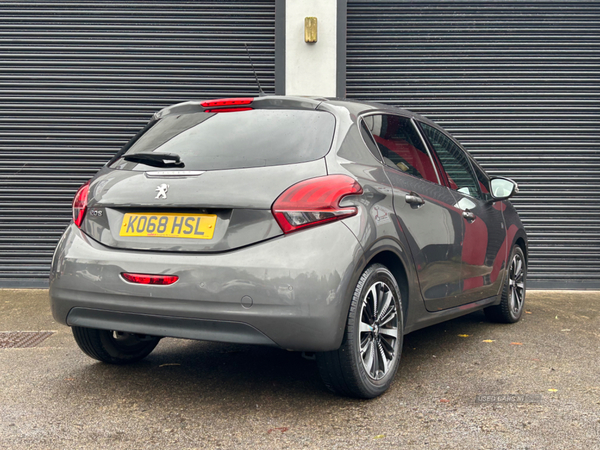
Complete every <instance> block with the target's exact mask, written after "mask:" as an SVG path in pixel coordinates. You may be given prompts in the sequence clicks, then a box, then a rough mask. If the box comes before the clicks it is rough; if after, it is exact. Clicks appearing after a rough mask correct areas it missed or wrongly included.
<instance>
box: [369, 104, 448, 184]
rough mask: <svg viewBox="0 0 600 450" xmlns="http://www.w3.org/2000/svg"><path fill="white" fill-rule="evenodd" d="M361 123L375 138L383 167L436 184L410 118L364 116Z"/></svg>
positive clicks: (430, 165)
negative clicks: (386, 166)
mask: <svg viewBox="0 0 600 450" xmlns="http://www.w3.org/2000/svg"><path fill="white" fill-rule="evenodd" d="M363 120H364V124H365V125H366V127H367V128H368V129H369V130H370V131H371V133H372V135H373V137H374V138H375V142H377V146H378V147H379V150H380V151H381V154H382V156H383V162H384V163H385V164H386V165H388V166H390V167H393V168H394V169H397V170H400V171H402V172H404V173H407V174H409V175H412V176H414V177H418V178H422V179H424V180H427V181H431V182H433V183H438V178H437V174H436V170H435V167H434V166H433V163H432V161H431V158H430V156H429V153H428V151H427V149H426V148H425V146H424V145H423V141H422V140H421V138H420V136H419V134H418V133H417V130H416V129H415V127H414V126H413V124H412V122H411V121H410V119H409V118H407V117H401V116H394V115H391V114H377V115H371V116H366V117H364V118H363Z"/></svg>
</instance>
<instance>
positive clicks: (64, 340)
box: [0, 290, 600, 450]
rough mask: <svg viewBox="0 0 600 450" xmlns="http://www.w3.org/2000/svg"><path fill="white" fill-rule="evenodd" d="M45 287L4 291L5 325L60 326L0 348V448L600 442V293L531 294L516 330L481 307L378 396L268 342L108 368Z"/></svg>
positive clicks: (408, 350)
mask: <svg viewBox="0 0 600 450" xmlns="http://www.w3.org/2000/svg"><path fill="white" fill-rule="evenodd" d="M47 295H48V294H47V291H45V290H0V331H47V330H51V331H55V334H53V335H52V336H51V337H49V338H48V339H46V340H45V341H43V342H42V343H41V344H39V345H38V346H37V347H33V348H20V349H17V348H15V349H0V367H1V373H2V375H1V377H0V448H1V449H15V450H16V449H74V448H85V449H96V448H98V449H146V448H160V449H193V448H206V449H213V448H219V449H253V448H256V449H282V448H289V449H296V448H310V449H330V448H339V449H355V448H356V449H358V448H373V449H379V448H381V449H392V448H415V449H417V448H419V449H420V448H431V449H438V448H465V449H478V448H485V449H487V448H489V449H527V448H530V449H578V448H587V449H589V450H592V449H600V377H599V375H600V352H599V347H600V292H559V291H530V292H528V294H527V300H526V310H527V314H525V315H524V317H523V320H522V321H521V322H519V323H518V324H515V325H497V324H491V323H489V322H487V321H486V319H485V317H484V315H483V314H482V313H473V314H471V315H468V316H466V317H463V318H459V319H456V320H453V321H450V322H446V323H444V324H440V325H437V326H434V327H430V328H427V329H424V330H420V331H417V332H415V333H412V334H410V335H408V336H407V337H406V338H405V343H404V351H403V354H402V362H401V365H400V369H399V371H398V374H397V375H396V380H395V382H394V384H393V386H392V388H391V390H390V391H389V392H388V393H387V394H385V395H383V396H382V397H380V398H378V399H375V400H371V401H358V400H351V399H346V398H342V397H338V396H335V395H333V394H331V393H329V392H328V391H327V390H326V388H325V387H324V386H323V385H322V383H321V380H320V378H319V374H318V372H317V368H316V364H315V363H314V362H313V361H308V360H306V359H303V358H302V357H301V356H300V355H299V354H296V353H290V352H285V351H282V350H277V349H272V348H261V347H251V346H243V345H226V344H215V343H206V342H195V341H185V340H175V339H164V340H163V341H161V343H160V344H159V346H158V347H157V349H156V350H155V351H154V352H153V353H152V354H151V355H150V356H149V357H148V358H147V359H146V360H144V361H142V362H140V363H137V364H135V365H131V366H126V367H115V366H109V365H106V364H102V363H98V362H96V361H94V360H92V359H90V358H88V357H87V356H85V355H84V354H83V353H82V352H81V351H80V350H79V349H78V347H77V346H76V344H75V342H74V340H73V338H72V336H71V333H70V330H69V328H67V327H64V326H62V325H58V324H56V323H55V322H54V321H53V319H52V317H51V315H50V311H49V306H48V298H47ZM498 394H517V395H520V396H521V397H513V398H511V400H516V401H512V402H506V401H496V402H492V401H490V400H503V399H506V397H504V398H502V397H500V398H496V397H492V395H498ZM477 395H485V396H487V397H485V398H484V399H485V400H488V402H478V401H476V396H477Z"/></svg>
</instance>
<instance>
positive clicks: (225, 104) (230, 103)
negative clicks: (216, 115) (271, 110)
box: [200, 97, 254, 112]
mask: <svg viewBox="0 0 600 450" xmlns="http://www.w3.org/2000/svg"><path fill="white" fill-rule="evenodd" d="M253 101H254V98H252V97H240V98H220V99H218V100H207V101H205V102H202V103H200V104H201V105H202V106H203V107H205V108H229V107H236V106H243V105H249V104H250V103H252V102H253ZM247 109H252V108H247ZM243 111H245V109H243ZM212 112H214V111H212Z"/></svg>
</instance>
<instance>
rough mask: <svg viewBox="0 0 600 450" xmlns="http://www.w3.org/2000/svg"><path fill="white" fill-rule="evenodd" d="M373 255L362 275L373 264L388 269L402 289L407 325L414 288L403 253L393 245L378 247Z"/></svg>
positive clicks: (365, 265) (369, 258)
mask: <svg viewBox="0 0 600 450" xmlns="http://www.w3.org/2000/svg"><path fill="white" fill-rule="evenodd" d="M372 251H373V253H371V254H369V255H368V259H366V262H365V264H364V266H363V267H362V269H361V273H362V272H364V270H365V269H366V268H367V267H369V266H370V265H372V264H377V263H379V264H382V265H384V266H385V267H387V268H388V270H389V271H390V272H392V275H394V278H395V279H396V282H397V283H398V287H399V288H400V296H401V299H402V315H403V325H406V318H407V315H408V314H407V313H408V305H409V303H410V295H411V293H412V292H413V287H412V286H411V285H410V282H409V271H408V270H407V267H406V264H407V262H406V261H404V260H403V258H402V257H401V256H400V254H399V253H404V254H405V256H406V253H405V252H401V251H399V250H397V249H396V248H394V247H393V246H391V245H383V246H378V248H375V249H372Z"/></svg>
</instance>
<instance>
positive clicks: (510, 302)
mask: <svg viewBox="0 0 600 450" xmlns="http://www.w3.org/2000/svg"><path fill="white" fill-rule="evenodd" d="M526 278H527V263H526V261H525V255H524V254H523V250H521V247H519V246H518V245H515V246H514V247H513V248H512V251H511V253H510V264H509V266H508V271H507V274H506V280H505V281H504V287H503V289H502V300H501V301H500V304H499V305H495V306H488V307H487V308H485V309H484V310H483V311H484V312H485V315H486V316H487V318H488V319H489V320H491V321H492V322H497V323H515V322H518V321H519V320H521V316H522V315H523V308H524V305H525V282H526Z"/></svg>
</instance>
